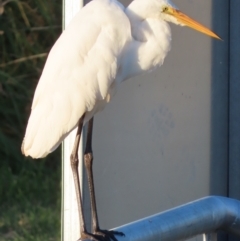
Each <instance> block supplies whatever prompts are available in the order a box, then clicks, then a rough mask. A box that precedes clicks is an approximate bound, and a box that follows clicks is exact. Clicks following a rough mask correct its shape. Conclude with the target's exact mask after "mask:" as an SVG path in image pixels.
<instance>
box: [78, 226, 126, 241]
mask: <svg viewBox="0 0 240 241" xmlns="http://www.w3.org/2000/svg"><path fill="white" fill-rule="evenodd" d="M115 235H118V236H125V235H124V233H122V232H118V231H112V230H101V229H98V230H96V231H95V232H94V233H93V234H92V233H87V232H82V233H81V237H80V239H78V241H83V240H93V241H112V240H113V241H118V240H117V238H116V237H115Z"/></svg>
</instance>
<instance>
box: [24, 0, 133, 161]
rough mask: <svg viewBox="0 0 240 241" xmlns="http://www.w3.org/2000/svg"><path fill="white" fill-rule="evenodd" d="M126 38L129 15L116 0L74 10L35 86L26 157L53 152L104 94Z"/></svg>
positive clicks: (114, 74) (41, 155)
mask: <svg viewBox="0 0 240 241" xmlns="http://www.w3.org/2000/svg"><path fill="white" fill-rule="evenodd" d="M129 38H130V24H129V21H128V18H127V17H126V15H125V13H124V8H123V6H122V5H121V4H120V3H118V2H117V1H115V0H94V1H92V2H91V3H89V4H88V5H87V6H86V7H84V8H83V9H82V10H81V11H80V12H79V13H78V14H77V15H76V17H75V18H74V19H73V20H72V22H71V23H70V24H69V26H68V27H67V29H66V30H65V31H64V32H63V33H62V35H61V36H60V37H59V39H58V40H57V41H56V43H55V45H54V46H53V48H52V49H51V51H50V53H49V56H48V59H47V61H46V64H45V67H44V70H43V73H42V76H41V78H40V80H39V83H38V86H37V88H36V91H35V95H34V99H33V104H32V111H31V115H30V117H29V121H28V126H27V129H26V134H25V138H24V141H23V144H22V152H23V153H24V154H25V155H26V156H27V155H30V156H32V157H33V158H39V157H44V156H46V155H47V154H48V153H49V152H52V151H53V150H54V149H55V148H56V147H57V146H58V145H59V144H60V143H61V141H62V140H63V139H64V138H65V137H66V135H67V134H68V133H69V132H70V131H71V130H72V129H73V128H75V127H76V125H77V123H78V120H79V118H80V117H81V116H82V115H83V114H84V113H85V112H89V111H91V110H92V109H93V108H94V107H95V106H96V104H97V102H98V101H101V100H103V99H104V98H106V95H107V94H108V91H109V88H110V86H111V84H112V83H113V81H114V80H115V77H116V74H117V70H118V62H119V60H120V59H119V58H121V50H122V49H123V47H124V45H125V44H126V42H127V41H128V40H129Z"/></svg>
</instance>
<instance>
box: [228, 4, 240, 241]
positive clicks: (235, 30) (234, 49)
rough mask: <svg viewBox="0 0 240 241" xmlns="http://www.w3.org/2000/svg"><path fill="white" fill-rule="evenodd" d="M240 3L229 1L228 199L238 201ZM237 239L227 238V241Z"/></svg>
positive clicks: (239, 184) (239, 188) (239, 186)
mask: <svg viewBox="0 0 240 241" xmlns="http://www.w3.org/2000/svg"><path fill="white" fill-rule="evenodd" d="M239 11H240V2H239V1H230V34H229V36H230V56H229V64H230V73H229V85H230V87H229V94H230V99H229V100H230V107H229V108H230V109H229V197H232V198H236V199H239V200H240V45H239V43H240V32H239V29H240V16H239ZM237 240H238V239H237V238H236V237H233V236H231V235H230V236H229V241H237Z"/></svg>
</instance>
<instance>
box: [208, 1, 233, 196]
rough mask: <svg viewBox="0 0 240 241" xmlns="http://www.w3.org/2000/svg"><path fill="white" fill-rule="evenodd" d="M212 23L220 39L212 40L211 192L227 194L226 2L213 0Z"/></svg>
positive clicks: (227, 25) (227, 83) (227, 53)
mask: <svg viewBox="0 0 240 241" xmlns="http://www.w3.org/2000/svg"><path fill="white" fill-rule="evenodd" d="M212 9H213V11H212V25H213V28H214V29H215V31H216V32H217V33H218V34H219V35H220V36H221V38H222V39H223V41H213V43H212V63H211V64H212V73H211V83H212V84H211V170H210V171H211V194H214V195H226V196H227V195H228V141H229V140H228V118H229V116H228V114H229V110H228V106H229V96H228V94H229V82H228V79H229V59H228V56H229V1H225V0H213V7H212Z"/></svg>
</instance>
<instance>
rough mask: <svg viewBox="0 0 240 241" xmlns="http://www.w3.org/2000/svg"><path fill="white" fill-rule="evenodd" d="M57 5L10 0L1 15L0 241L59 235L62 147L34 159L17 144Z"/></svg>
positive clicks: (54, 28) (56, 24)
mask: <svg viewBox="0 0 240 241" xmlns="http://www.w3.org/2000/svg"><path fill="white" fill-rule="evenodd" d="M61 9H62V6H61V1H47V0H25V1H17V0H14V1H9V2H8V3H7V4H6V5H4V12H3V13H2V15H0V241H8V240H11V241H13V240H14V241H20V240H24V241H31V240H34V241H38V240H39V241H40V240H41V241H42V240H59V239H60V217H61V215H60V201H61V200H60V198H61V197H60V196H61V193H60V192H61V191H60V184H61V183H60V182H61V180H60V176H61V173H60V172H61V170H60V169H61V162H60V150H57V151H56V152H54V153H53V154H51V155H50V156H49V157H48V158H46V159H44V160H40V161H36V160H35V161H33V160H31V159H30V158H24V157H23V156H22V154H21V152H20V147H21V142H22V138H23V136H24V132H25V127H26V123H27V119H28V116H29V113H30V109H31V101H32V97H33V93H34V89H35V87H36V85H37V82H38V79H39V76H40V74H41V71H42V68H43V65H44V62H45V60H46V56H47V53H48V52H49V50H50V48H51V46H52V44H53V43H54V42H55V40H56V38H57V37H58V36H59V34H60V32H61V19H62V17H61ZM0 10H1V9H0ZM0 13H1V11H0Z"/></svg>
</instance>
